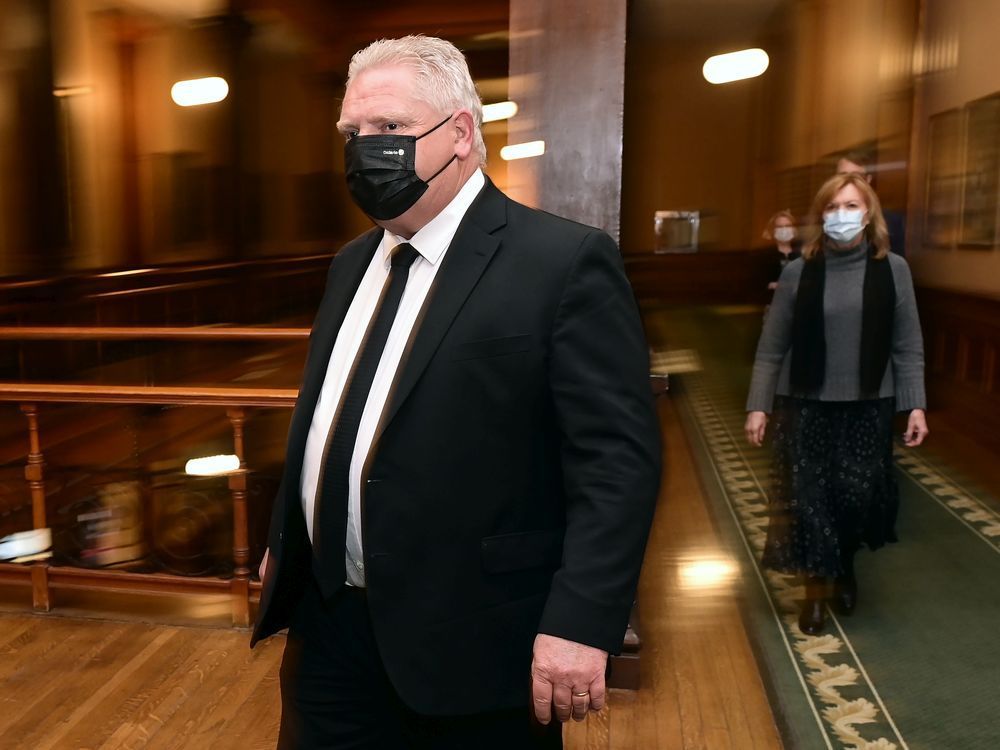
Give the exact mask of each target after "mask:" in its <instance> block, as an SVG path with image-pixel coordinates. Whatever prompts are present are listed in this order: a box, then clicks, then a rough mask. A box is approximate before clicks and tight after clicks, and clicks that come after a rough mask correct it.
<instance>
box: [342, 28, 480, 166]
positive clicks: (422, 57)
mask: <svg viewBox="0 0 1000 750" xmlns="http://www.w3.org/2000/svg"><path fill="white" fill-rule="evenodd" d="M387 65H407V66H409V67H410V68H412V69H413V71H414V73H415V76H414V78H415V81H416V90H415V91H414V92H413V93H414V95H415V96H416V98H417V99H419V100H420V101H422V102H426V103H427V104H429V105H431V106H432V107H434V108H435V109H436V110H438V112H440V113H441V114H442V115H444V114H448V113H453V112H455V111H456V110H459V109H467V110H469V111H470V112H472V119H473V120H474V122H475V133H474V136H473V138H474V140H473V148H474V149H475V151H476V153H478V154H479V163H480V164H482V165H484V164H486V144H485V143H484V142H483V132H482V127H483V102H482V99H480V98H479V91H478V90H477V89H476V84H475V83H474V82H473V80H472V75H471V74H470V73H469V65H468V63H467V62H466V60H465V55H463V54H462V52H461V50H459V49H458V47H456V46H455V45H454V44H452V43H451V42H449V41H446V40H444V39H439V38H437V37H434V36H423V35H421V34H415V35H410V36H404V37H401V38H399V39H379V40H378V41H377V42H372V43H371V44H369V45H368V46H367V47H365V48H364V49H361V50H358V51H357V52H355V53H354V57H352V58H351V64H350V66H349V67H348V69H347V85H348V86H350V84H351V80H353V79H354V77H355V76H357V75H358V74H359V73H362V72H363V71H365V70H368V69H369V68H377V67H382V66H387Z"/></svg>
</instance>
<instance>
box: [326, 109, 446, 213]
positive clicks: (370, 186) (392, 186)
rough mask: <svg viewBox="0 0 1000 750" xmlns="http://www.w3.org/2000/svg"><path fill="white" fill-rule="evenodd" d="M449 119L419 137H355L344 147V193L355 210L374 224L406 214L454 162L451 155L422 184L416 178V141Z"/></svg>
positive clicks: (444, 120)
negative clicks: (345, 181)
mask: <svg viewBox="0 0 1000 750" xmlns="http://www.w3.org/2000/svg"><path fill="white" fill-rule="evenodd" d="M451 117H452V116H451V115H448V116H447V117H446V118H444V119H443V120H441V122H439V123H438V124H437V125H435V126H434V127H433V128H431V129H430V130H428V131H427V132H426V133H424V134H423V135H416V136H414V135H356V136H354V137H353V138H351V140H349V141H348V142H347V143H345V144H344V166H345V172H346V173H347V189H348V190H349V191H350V193H351V197H352V198H354V202H355V203H357V204H358V208H360V209H361V210H362V211H364V212H365V213H366V214H368V215H369V216H371V217H372V218H373V219H378V220H386V219H395V218H396V217H397V216H400V215H402V214H404V213H406V212H407V211H408V210H410V209H411V208H412V207H413V205H414V204H415V203H416V202H417V201H418V200H420V196H421V195H423V194H424V193H425V192H426V191H427V187H428V185H427V183H428V182H430V181H431V180H433V179H434V178H435V177H437V176H438V175H439V174H441V173H442V172H443V171H444V170H445V169H447V167H448V165H449V164H451V163H452V162H453V161H455V159H457V158H458V155H457V154H454V155H452V157H451V158H450V159H449V160H448V162H447V163H446V164H445V165H444V166H443V167H441V169H439V170H438V171H437V172H435V173H434V174H433V175H431V176H430V177H428V178H427V179H426V180H421V179H420V178H419V177H418V176H417V172H416V169H415V164H416V158H417V141H419V140H420V139H421V138H423V137H424V136H427V135H430V134H431V133H433V132H434V131H435V130H437V129H438V128H439V127H441V126H442V125H444V124H445V123H446V122H448V120H450V119H451Z"/></svg>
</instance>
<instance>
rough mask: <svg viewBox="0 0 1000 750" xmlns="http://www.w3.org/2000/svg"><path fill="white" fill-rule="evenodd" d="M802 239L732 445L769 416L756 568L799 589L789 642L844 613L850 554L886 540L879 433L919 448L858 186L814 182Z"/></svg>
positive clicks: (902, 333)
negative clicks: (767, 472)
mask: <svg viewBox="0 0 1000 750" xmlns="http://www.w3.org/2000/svg"><path fill="white" fill-rule="evenodd" d="M812 215H813V217H814V229H813V232H812V235H813V236H812V237H810V238H808V240H807V242H806V244H805V246H804V247H803V250H802V257H801V258H799V259H797V260H794V261H792V262H791V263H789V264H788V265H787V266H786V267H785V269H784V271H783V272H782V274H781V278H780V279H779V281H778V288H777V290H776V291H775V295H774V299H773V301H772V302H771V308H770V312H769V313H768V315H767V318H766V320H765V323H764V330H763V332H762V333H761V337H760V343H759V344H758V345H757V356H756V359H755V361H754V367H753V378H752V382H751V384H750V395H749V398H748V399H747V412H748V415H747V421H746V428H745V429H746V434H747V439H748V440H749V441H750V443H751V444H753V445H756V446H760V445H761V444H762V443H763V441H764V434H765V432H766V430H767V425H768V420H769V415H770V419H771V421H772V433H773V441H774V454H775V455H774V491H773V493H772V497H771V521H770V525H769V527H768V534H767V542H766V544H765V548H764V558H763V564H764V565H765V566H766V567H768V568H771V569H774V570H778V571H781V572H784V573H795V574H802V575H804V576H805V584H806V587H805V588H806V597H805V602H804V604H803V607H802V611H801V613H800V615H799V628H800V629H801V630H802V632H804V633H807V634H810V635H814V634H816V633H819V632H821V631H822V630H823V627H824V624H825V612H826V610H825V601H826V599H827V597H828V595H829V593H830V583H831V581H832V582H833V584H834V586H833V591H832V594H833V599H832V604H833V606H834V609H835V610H836V611H838V612H840V613H842V614H850V613H851V612H853V611H854V607H855V605H856V603H857V597H858V592H857V582H856V580H855V577H854V554H855V552H856V551H857V550H858V548H859V547H860V546H861V545H862V544H865V545H867V546H868V547H869V548H870V549H877V548H878V547H881V546H882V545H883V544H885V542H887V541H896V537H895V531H894V525H895V519H896V510H897V507H898V504H899V499H898V490H897V487H896V483H895V479H894V477H893V470H892V420H893V415H894V413H895V412H897V411H904V412H908V413H909V418H908V422H907V427H906V432H905V434H904V437H903V442H904V443H905V444H906V445H907V446H916V445H920V443H922V442H923V440H924V438H925V437H926V436H927V421H926V417H925V414H924V409H925V408H926V398H925V395H924V354H923V340H922V338H921V335H920V321H919V319H918V317H917V306H916V302H915V300H914V295H913V281H912V279H911V277H910V269H909V267H908V266H907V265H906V261H905V260H903V259H902V258H901V257H900V256H898V255H893V254H891V253H890V252H889V240H888V233H887V231H886V225H885V220H884V218H883V217H882V209H881V206H880V205H879V200H878V197H877V196H876V195H875V192H874V191H873V190H872V189H871V186H870V185H869V184H868V183H867V182H866V181H865V179H864V178H863V177H862V176H860V175H855V174H843V175H837V176H835V177H833V178H831V179H830V180H828V181H827V182H826V183H825V184H824V185H823V187H821V188H820V190H819V193H817V195H816V199H815V201H814V202H813V212H812Z"/></svg>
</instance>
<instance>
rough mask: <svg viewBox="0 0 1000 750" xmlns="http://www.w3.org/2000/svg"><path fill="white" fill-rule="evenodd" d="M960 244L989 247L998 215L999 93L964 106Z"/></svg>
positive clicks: (999, 181) (993, 237)
mask: <svg viewBox="0 0 1000 750" xmlns="http://www.w3.org/2000/svg"><path fill="white" fill-rule="evenodd" d="M962 184H963V192H962V228H961V233H960V237H959V244H961V245H963V246H966V247H973V248H976V247H978V248H992V247H994V246H995V245H996V244H997V220H998V218H1000V94H994V95H993V96H988V97H986V98H984V99H977V100H976V101H973V102H969V104H967V105H966V114H965V169H964V175H963V183H962Z"/></svg>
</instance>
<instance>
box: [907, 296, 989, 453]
mask: <svg viewBox="0 0 1000 750" xmlns="http://www.w3.org/2000/svg"><path fill="white" fill-rule="evenodd" d="M917 304H918V305H919V308H920V321H921V324H922V327H923V331H924V349H925V352H926V358H927V384H928V399H929V408H930V409H931V410H932V411H934V410H947V411H948V412H949V413H950V415H951V416H952V417H954V420H957V421H958V422H960V423H961V424H962V426H963V429H964V431H966V432H967V434H968V436H969V437H972V438H975V439H976V440H978V441H980V442H982V443H984V444H990V445H993V446H995V447H996V448H997V449H998V451H1000V367H998V366H997V358H998V354H1000V298H996V297H985V296H977V295H972V294H963V293H960V292H954V291H946V290H943V289H934V288H930V287H918V289H917Z"/></svg>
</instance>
